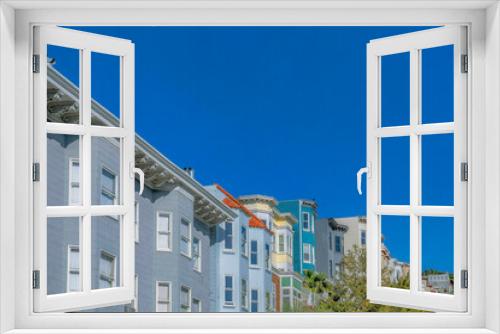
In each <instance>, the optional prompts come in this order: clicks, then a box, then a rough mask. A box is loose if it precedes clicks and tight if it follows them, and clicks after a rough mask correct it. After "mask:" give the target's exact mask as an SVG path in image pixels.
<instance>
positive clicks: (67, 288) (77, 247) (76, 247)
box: [66, 245, 82, 292]
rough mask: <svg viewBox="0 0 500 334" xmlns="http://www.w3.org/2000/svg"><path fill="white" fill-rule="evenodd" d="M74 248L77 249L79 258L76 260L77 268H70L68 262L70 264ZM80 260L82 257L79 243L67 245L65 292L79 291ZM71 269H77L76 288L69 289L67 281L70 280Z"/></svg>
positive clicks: (80, 285)
mask: <svg viewBox="0 0 500 334" xmlns="http://www.w3.org/2000/svg"><path fill="white" fill-rule="evenodd" d="M74 249H77V250H78V257H79V258H80V259H79V260H78V264H79V265H78V268H71V266H70V264H71V260H70V259H71V252H72V251H73V250H74ZM81 262H82V257H81V254H80V246H79V245H68V261H67V272H68V274H67V276H66V277H67V278H66V291H67V292H75V291H81V288H82V276H81V275H80V263H81ZM71 269H73V270H74V271H76V269H78V281H79V283H78V290H71V289H70V286H69V282H70V279H69V278H70V276H71V274H72V270H71Z"/></svg>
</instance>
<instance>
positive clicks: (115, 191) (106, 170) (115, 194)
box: [99, 166, 120, 205]
mask: <svg viewBox="0 0 500 334" xmlns="http://www.w3.org/2000/svg"><path fill="white" fill-rule="evenodd" d="M100 170H101V173H100V174H99V175H100V187H101V191H100V192H99V204H101V205H102V203H101V202H100V199H101V197H102V196H103V194H104V196H110V197H111V196H113V204H112V205H116V204H118V200H119V196H120V194H119V190H118V188H119V184H120V180H119V179H120V178H118V175H116V172H115V171H113V170H112V169H111V168H109V167H107V166H102V167H101V169H100ZM104 173H108V174H110V175H111V177H112V178H113V187H114V188H115V189H112V190H108V189H106V188H105V187H104V184H103V182H102V180H103V178H104Z"/></svg>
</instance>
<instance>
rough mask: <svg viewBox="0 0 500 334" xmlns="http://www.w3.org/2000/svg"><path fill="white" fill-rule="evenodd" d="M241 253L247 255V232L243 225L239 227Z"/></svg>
mask: <svg viewBox="0 0 500 334" xmlns="http://www.w3.org/2000/svg"><path fill="white" fill-rule="evenodd" d="M240 246H241V247H240V248H241V250H240V251H241V255H243V256H248V233H247V228H246V227H245V226H242V227H241V240H240Z"/></svg>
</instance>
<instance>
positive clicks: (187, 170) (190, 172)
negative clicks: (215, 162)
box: [183, 167, 194, 179]
mask: <svg viewBox="0 0 500 334" xmlns="http://www.w3.org/2000/svg"><path fill="white" fill-rule="evenodd" d="M183 170H184V171H185V172H186V174H187V175H189V176H190V177H191V178H193V179H194V169H193V168H192V167H184V168H183Z"/></svg>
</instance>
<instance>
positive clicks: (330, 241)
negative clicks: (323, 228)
mask: <svg viewBox="0 0 500 334" xmlns="http://www.w3.org/2000/svg"><path fill="white" fill-rule="evenodd" d="M335 240H337V238H336V237H335ZM328 249H329V250H333V242H332V232H328Z"/></svg>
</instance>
